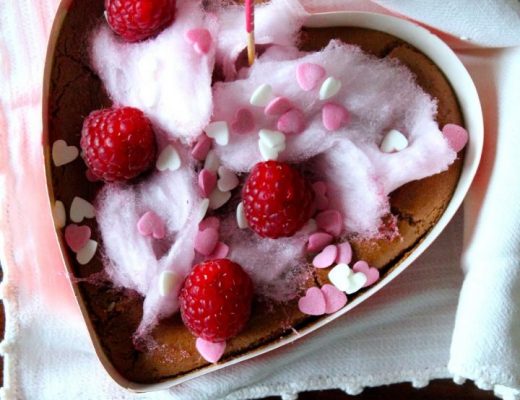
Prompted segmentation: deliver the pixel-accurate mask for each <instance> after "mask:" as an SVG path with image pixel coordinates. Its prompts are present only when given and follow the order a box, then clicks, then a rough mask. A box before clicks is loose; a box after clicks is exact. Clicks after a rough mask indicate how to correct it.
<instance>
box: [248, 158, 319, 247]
mask: <svg viewBox="0 0 520 400" xmlns="http://www.w3.org/2000/svg"><path fill="white" fill-rule="evenodd" d="M242 199H243V203H244V211H245V214H246V219H247V222H248V223H249V226H250V227H251V229H253V230H254V231H255V232H256V233H258V234H259V235H260V236H263V237H269V238H273V239H275V238H278V237H281V236H292V235H294V234H295V233H296V232H297V231H298V230H299V229H300V228H301V227H303V225H304V224H305V223H306V222H307V221H308V220H309V218H310V216H311V213H312V209H313V201H314V192H313V190H312V188H311V187H310V185H309V184H308V183H307V182H306V181H305V180H304V178H303V177H302V176H301V175H300V173H299V172H298V171H297V170H296V169H294V168H293V167H291V166H290V165H288V164H284V163H281V162H277V161H267V162H262V163H258V164H256V165H255V166H254V167H253V170H252V171H251V173H250V175H249V177H248V178H247V181H246V183H245V185H244V188H243V189H242Z"/></svg>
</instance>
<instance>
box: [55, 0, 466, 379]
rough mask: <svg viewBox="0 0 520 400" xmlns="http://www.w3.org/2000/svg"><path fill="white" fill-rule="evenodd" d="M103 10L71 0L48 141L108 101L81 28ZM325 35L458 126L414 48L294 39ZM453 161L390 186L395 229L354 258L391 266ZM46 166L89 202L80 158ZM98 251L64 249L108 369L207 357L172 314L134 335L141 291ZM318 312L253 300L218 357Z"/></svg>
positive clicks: (186, 363)
mask: <svg viewBox="0 0 520 400" xmlns="http://www.w3.org/2000/svg"><path fill="white" fill-rule="evenodd" d="M102 16H103V1H102V0H95V1H87V0H77V1H74V2H73V3H72V5H71V8H70V10H69V12H68V15H67V18H66V20H65V22H64V25H63V28H62V30H61V33H60V36H59V39H58V43H57V48H56V53H55V56H54V66H53V69H52V78H51V79H52V80H51V92H50V102H49V104H50V106H49V113H50V118H49V121H50V127H49V143H53V142H54V141H55V140H58V139H64V140H66V142H67V143H69V144H73V145H76V146H79V141H80V135H81V128H82V124H83V119H84V118H85V116H87V115H88V114H89V113H90V112H91V111H93V110H96V109H100V108H103V107H110V106H111V103H112V102H111V101H110V99H109V97H108V95H107V94H106V92H105V90H104V87H103V84H102V82H101V81H100V79H99V78H98V76H97V75H96V73H95V72H93V70H92V69H91V66H90V61H89V57H88V54H87V49H88V47H89V45H88V37H89V34H90V32H91V31H92V30H93V29H94V27H95V26H96V25H97V24H99V22H100V21H101V19H102ZM334 38H337V39H340V40H341V41H343V42H345V43H349V44H354V45H357V46H360V47H361V48H362V49H363V50H364V51H366V52H368V53H371V54H374V55H376V56H377V57H393V58H396V59H398V60H399V61H400V62H401V63H403V64H405V65H406V66H408V68H409V69H410V70H411V71H412V72H413V73H414V74H415V75H416V77H417V83H418V84H419V85H420V86H421V87H422V88H423V89H424V91H426V92H427V93H429V94H430V95H431V96H432V97H434V98H436V99H437V100H438V113H437V122H438V124H439V126H444V125H446V124H448V123H454V124H458V125H463V120H462V116H461V113H460V110H459V107H458V103H457V99H456V97H455V95H454V93H453V90H452V88H451V87H450V85H449V83H448V82H447V80H446V78H445V77H444V75H443V74H442V73H441V72H440V71H439V69H438V68H437V67H436V66H435V65H434V64H433V63H432V62H431V61H430V60H429V59H428V58H427V57H426V56H424V55H423V54H422V53H420V52H419V51H417V50H416V49H415V48H413V47H412V46H410V45H408V44H406V43H404V42H403V41H401V40H400V39H397V38H395V37H393V36H391V35H388V34H385V33H382V32H376V31H372V30H367V29H361V28H323V29H304V30H303V34H302V40H301V46H300V47H301V49H302V50H306V51H310V50H319V49H321V48H323V47H324V46H326V45H327V43H328V42H329V41H330V40H331V39H334ZM461 166H462V154H459V158H458V159H457V160H456V161H455V162H454V163H453V164H452V165H451V166H450V168H449V169H448V170H447V171H445V172H443V173H440V174H437V175H434V176H431V177H429V178H426V179H422V180H420V181H414V182H411V183H409V184H406V185H404V186H402V187H400V188H399V189H397V190H395V191H394V192H393V193H392V194H391V196H390V198H391V207H392V213H393V214H394V215H395V216H396V217H397V226H398V229H399V233H400V236H399V237H394V238H392V239H388V238H381V239H378V240H361V239H359V240H355V239H354V240H351V243H352V247H353V249H354V260H366V261H367V262H368V263H369V264H370V265H372V266H375V267H377V268H378V269H380V270H381V273H382V274H384V273H387V272H388V271H389V270H390V269H391V268H393V267H395V266H396V265H398V264H399V262H400V261H402V260H403V259H404V258H405V257H406V255H407V254H408V253H409V252H411V251H412V250H413V248H414V247H415V246H416V245H417V244H418V243H419V242H420V241H421V239H422V238H423V237H424V235H425V234H426V233H427V232H428V231H429V230H430V229H431V228H432V227H433V225H434V224H435V223H436V222H437V221H438V219H439V218H440V216H441V215H442V213H443V212H444V210H445V208H446V206H447V204H448V202H449V201H450V199H451V196H452V193H453V191H454V188H455V186H456V183H457V180H458V178H459V175H460V171H461ZM51 172H52V188H53V191H54V196H55V198H56V199H59V200H61V201H63V203H64V204H66V205H70V204H71V203H72V200H73V198H74V197H75V196H79V197H82V198H84V199H86V200H88V201H91V202H94V199H95V197H96V194H97V193H98V191H99V189H100V188H101V186H102V184H101V183H97V182H89V181H88V180H87V179H86V177H85V165H84V163H83V162H82V161H81V160H77V161H75V162H73V163H71V164H68V165H66V166H63V167H54V166H52V171H51ZM85 224H87V225H89V226H90V227H91V229H92V232H93V238H94V239H95V240H97V241H99V242H100V243H101V238H100V236H99V230H98V227H97V225H96V222H95V220H87V221H86V222H85ZM101 246H102V244H101ZM99 254H100V253H99V252H98V255H97V256H96V257H95V258H94V260H93V261H91V262H90V263H88V264H87V265H79V264H78V263H77V262H76V260H75V255H74V253H72V252H69V253H68V259H69V265H70V267H71V268H72V270H73V271H74V274H75V276H76V278H77V282H76V283H75V284H77V285H79V287H80V289H81V293H82V297H83V300H84V302H85V303H86V305H87V307H88V309H89V315H90V318H91V320H92V322H93V325H94V327H95V330H96V334H97V336H98V337H99V339H100V341H101V343H102V346H103V349H104V351H105V352H106V354H107V356H108V358H109V359H110V360H111V362H112V363H113V364H114V366H115V367H116V369H117V370H118V371H119V372H120V373H121V374H122V375H123V376H125V377H126V378H127V379H129V380H131V381H134V382H142V383H152V382H159V381H162V380H165V379H167V378H171V377H174V376H178V375H182V374H185V373H187V372H190V371H193V370H195V369H198V368H202V367H204V366H205V365H207V364H208V363H207V362H206V361H205V360H204V359H203V358H202V357H201V356H200V355H199V353H198V352H197V351H196V349H195V341H194V338H193V336H192V334H191V333H190V332H189V331H188V330H187V329H186V328H185V327H184V325H183V323H182V321H181V318H180V316H179V314H176V315H174V316H173V317H171V318H168V319H166V320H163V321H161V322H160V323H159V325H158V326H157V327H156V328H155V329H154V331H153V338H154V339H155V342H156V344H155V345H154V346H151V347H149V346H145V345H144V344H142V343H141V344H140V343H135V342H134V340H133V335H134V332H135V331H136V329H137V327H138V325H139V323H140V321H141V317H142V304H143V299H142V297H141V296H140V295H138V294H137V293H136V292H133V291H130V290H121V289H116V288H114V287H112V285H111V283H110V282H109V281H108V280H106V278H105V276H104V275H103V273H102V271H103V260H102V259H101V256H100V255H99ZM327 272H328V271H327V269H320V270H318V269H316V270H314V275H313V276H312V277H311V278H310V279H309V282H308V286H313V285H315V284H316V283H318V284H323V283H327V282H328V279H327ZM317 318H319V317H310V316H308V315H305V314H303V313H302V312H301V311H299V309H298V305H297V300H293V301H289V302H287V303H282V304H280V303H273V302H269V301H262V300H255V303H254V305H253V311H252V318H251V320H250V321H249V323H248V325H247V327H246V329H245V330H244V331H243V332H242V333H241V334H239V335H238V336H237V337H235V338H233V339H231V340H229V341H228V343H227V347H226V353H225V355H224V357H223V358H222V361H226V360H228V359H230V358H233V357H234V356H236V355H239V354H242V353H243V352H246V351H249V350H252V349H255V348H258V347H260V346H262V345H264V344H266V343H269V342H271V341H273V340H277V339H279V338H281V337H283V336H284V335H289V334H291V333H292V332H293V330H294V329H296V330H298V329H300V328H301V327H303V326H306V325H307V324H311V323H313V322H315V321H316V320H317ZM345 318H348V316H346V317H345Z"/></svg>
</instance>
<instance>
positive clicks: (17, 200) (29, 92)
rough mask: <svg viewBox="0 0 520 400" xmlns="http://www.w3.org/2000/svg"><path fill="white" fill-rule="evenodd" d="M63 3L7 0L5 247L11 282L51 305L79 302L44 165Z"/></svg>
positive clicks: (1, 57)
mask: <svg viewBox="0 0 520 400" xmlns="http://www.w3.org/2000/svg"><path fill="white" fill-rule="evenodd" d="M57 6H58V0H16V1H2V2H0V38H2V39H3V40H2V41H0V96H1V103H0V184H1V190H0V192H1V193H3V195H2V197H1V200H0V201H1V206H2V210H3V212H2V213H1V214H0V231H1V232H2V241H1V251H2V262H3V263H4V264H6V265H8V266H9V269H8V271H6V273H7V276H8V282H7V287H8V289H9V287H16V288H17V290H24V291H30V292H38V293H42V295H43V301H48V302H49V306H51V307H57V308H58V309H61V310H73V309H74V310H75V305H74V301H73V297H72V292H71V290H70V288H69V285H68V283H67V280H66V275H65V273H64V267H63V265H62V262H61V258H60V254H59V249H58V247H57V246H56V243H55V240H54V239H53V236H54V234H53V229H54V227H53V223H52V219H51V216H50V212H49V211H50V208H49V202H48V200H47V193H46V186H45V173H44V169H43V167H42V166H43V151H42V145H41V134H42V111H41V110H42V82H43V70H44V64H45V55H46V50H47V43H48V38H49V34H50V31H51V27H52V20H53V17H54V15H55V13H56V9H57ZM35 233H36V234H35ZM4 293H5V290H4Z"/></svg>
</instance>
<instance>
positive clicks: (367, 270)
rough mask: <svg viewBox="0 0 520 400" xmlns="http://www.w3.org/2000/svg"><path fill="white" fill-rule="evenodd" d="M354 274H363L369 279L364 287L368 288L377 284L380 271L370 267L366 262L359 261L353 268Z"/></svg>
mask: <svg viewBox="0 0 520 400" xmlns="http://www.w3.org/2000/svg"><path fill="white" fill-rule="evenodd" d="M352 270H353V271H354V272H361V273H362V274H363V275H365V276H366V277H367V281H366V283H365V285H364V286H363V287H367V286H370V285H373V284H374V283H376V282H377V281H378V279H379V270H378V269H377V268H374V267H370V266H369V265H368V263H367V262H366V261H358V262H357V263H355V264H354V266H353V267H352Z"/></svg>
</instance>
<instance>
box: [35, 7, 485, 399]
mask: <svg viewBox="0 0 520 400" xmlns="http://www.w3.org/2000/svg"><path fill="white" fill-rule="evenodd" d="M71 1H72V0H64V1H62V3H61V4H60V8H59V10H58V14H57V16H56V19H55V22H54V26H53V31H52V34H51V41H50V43H49V49H48V53H47V62H46V71H45V79H44V97H43V98H44V106H43V119H44V125H43V126H44V129H45V132H44V143H45V142H46V137H47V131H46V130H47V127H48V116H47V115H48V114H47V110H48V96H46V95H45V94H48V93H49V88H50V74H51V69H52V60H53V55H54V50H55V46H56V41H57V38H58V35H59V31H60V30H61V26H62V24H63V21H64V19H65V16H66V12H67V10H68V8H69V6H70V4H71ZM305 26H306V27H309V28H322V27H334V26H338V27H339V26H351V27H360V28H369V29H374V30H378V31H382V32H386V33H389V34H391V35H393V36H395V37H398V38H400V39H402V40H404V41H405V42H408V43H410V44H412V45H413V46H415V47H416V48H417V49H419V50H420V51H421V52H423V53H424V54H425V55H427V56H428V57H429V58H430V59H431V60H432V61H433V62H434V63H435V64H436V65H437V66H438V67H439V68H440V69H441V70H442V71H443V72H444V74H445V75H446V77H447V78H448V80H449V81H450V83H451V85H452V87H453V89H454V91H455V94H456V96H457V98H458V100H459V104H460V107H461V110H462V114H463V117H464V121H465V125H466V128H467V130H468V132H469V136H470V140H469V143H468V146H467V148H466V154H465V158H464V165H463V169H462V173H461V176H460V179H459V182H458V184H457V187H456V188H455V191H454V194H453V197H452V199H451V201H450V202H449V204H448V207H447V208H446V210H445V212H444V214H443V215H442V216H441V218H440V219H439V221H438V222H437V224H436V225H435V226H434V227H433V228H432V230H431V231H430V232H429V233H428V234H427V235H426V236H425V237H424V238H423V240H422V241H421V242H420V244H419V245H418V246H417V247H416V248H415V249H414V250H413V252H412V253H411V254H410V255H408V256H407V257H406V258H405V259H404V260H403V261H402V262H401V263H400V264H399V265H397V266H396V267H395V268H394V269H393V270H392V271H391V272H389V273H388V274H387V275H386V276H385V277H384V278H383V279H381V281H379V282H378V284H377V285H375V286H374V287H372V288H370V289H369V290H367V291H366V292H364V293H362V294H361V295H359V296H358V297H356V298H355V299H354V300H352V301H351V302H349V303H348V304H347V305H346V306H345V307H344V308H343V309H341V310H340V311H338V312H336V313H335V314H332V315H329V316H327V317H324V318H322V319H320V320H318V321H317V322H315V323H312V324H310V325H309V326H307V327H305V328H302V329H301V330H300V331H299V332H298V334H290V335H288V336H285V337H283V338H281V339H279V340H276V341H273V342H272V343H269V344H266V345H263V346H262V347H260V348H258V349H255V350H252V351H249V352H247V353H245V354H243V355H241V356H237V357H235V358H233V359H231V360H229V361H226V362H222V363H219V364H214V365H210V366H207V367H204V368H201V369H199V370H196V371H193V372H189V373H187V374H184V375H182V376H179V377H174V378H171V379H167V380H165V381H163V382H160V383H154V384H139V383H135V382H132V381H129V380H127V379H126V378H124V377H123V376H122V375H121V374H120V373H119V372H118V371H117V370H116V369H115V368H114V366H113V365H112V363H111V362H110V360H109V359H108V357H107V356H106V354H105V351H104V350H103V348H102V346H101V343H100V342H99V339H98V337H97V335H96V333H95V330H94V327H93V326H92V324H91V322H90V319H89V316H88V311H87V309H86V306H85V304H84V303H83V299H82V297H81V294H80V292H79V289H78V287H77V286H76V285H74V284H72V288H73V290H74V293H75V295H76V298H77V300H78V303H79V305H80V308H81V311H82V313H83V316H84V319H85V321H86V324H87V328H88V330H89V334H90V337H91V340H92V342H93V345H94V349H95V351H96V353H97V355H98V357H99V359H100V360H101V362H102V364H103V366H104V367H105V369H106V370H107V372H108V373H109V375H110V376H111V377H112V378H113V379H114V380H115V381H116V382H117V383H118V384H119V385H120V386H122V387H124V388H125V389H127V390H130V391H134V392H149V391H156V390H164V389H168V388H170V387H172V386H175V385H177V384H180V383H182V382H185V381H187V380H190V379H194V378H197V377H199V376H202V375H206V374H208V373H211V372H214V371H217V370H219V369H222V368H225V367H227V366H230V365H233V364H237V363H240V362H242V361H245V360H249V359H251V358H254V357H257V356H259V355H262V354H265V353H267V352H270V351H273V350H275V349H277V348H279V347H282V346H284V345H286V344H289V343H292V342H294V341H295V340H297V339H299V338H301V337H303V336H305V335H307V334H309V333H311V332H314V331H316V330H318V329H319V328H321V327H323V326H325V325H326V324H328V323H329V322H331V321H333V320H335V319H336V318H338V317H340V316H342V315H344V314H345V313H347V312H348V311H350V310H351V309H353V308H354V307H356V306H357V305H359V304H360V303H362V302H363V301H365V300H367V299H368V298H369V297H370V296H372V295H373V294H375V293H376V292H378V291H379V290H381V289H382V288H383V287H384V286H385V285H387V284H388V283H389V282H390V281H392V280H393V279H394V278H396V277H397V276H398V275H399V274H400V273H401V272H403V271H404V270H405V269H406V268H407V267H408V266H410V265H411V264H412V263H413V262H414V261H415V260H416V259H417V257H419V255H421V254H422V253H423V252H424V251H425V250H426V249H427V248H428V247H429V246H430V244H431V243H432V242H433V241H434V240H435V239H436V238H437V237H438V236H439V234H440V233H441V232H442V231H443V229H444V228H445V227H446V225H447V224H448V222H449V221H450V220H451V219H452V217H453V216H454V214H455V212H456V211H457V209H458V208H459V207H460V205H461V204H462V201H463V199H464V197H465V195H466V193H467V191H468V189H469V187H470V185H471V182H472V180H473V178H474V176H475V173H476V170H477V167H478V164H479V161H480V157H481V152H482V146H483V140H484V132H483V117H482V110H481V106H480V101H479V98H478V94H477V90H476V88H475V85H474V84H473V81H472V80H471V77H470V75H469V73H468V72H467V70H466V69H465V67H464V66H463V64H462V63H461V61H460V60H459V59H458V57H457V56H456V55H455V53H453V51H452V50H451V49H450V48H449V47H448V46H447V45H446V44H445V43H444V42H443V41H441V40H440V39H439V38H438V37H437V36H435V35H433V34H432V33H431V32H429V31H428V30H426V29H424V28H422V27H420V26H418V25H416V24H414V23H412V22H410V21H407V20H403V19H399V18H396V17H392V16H388V15H382V14H373V13H366V12H332V13H323V14H313V15H311V16H310V17H309V18H308V20H307V21H306V23H305ZM44 147H45V146H44ZM45 153H46V154H45V158H46V160H47V161H49V154H48V146H47V149H46V150H45ZM47 165H50V164H47ZM51 182H52V180H51V177H50V172H49V170H48V187H49V197H50V199H51V200H52V199H53V197H54V196H53V193H52V183H51ZM56 233H57V240H58V241H59V243H60V245H61V244H62V243H61V234H60V232H58V231H57V232H56ZM63 261H64V263H65V264H66V265H69V264H68V260H66V259H65V258H64V260H63Z"/></svg>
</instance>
